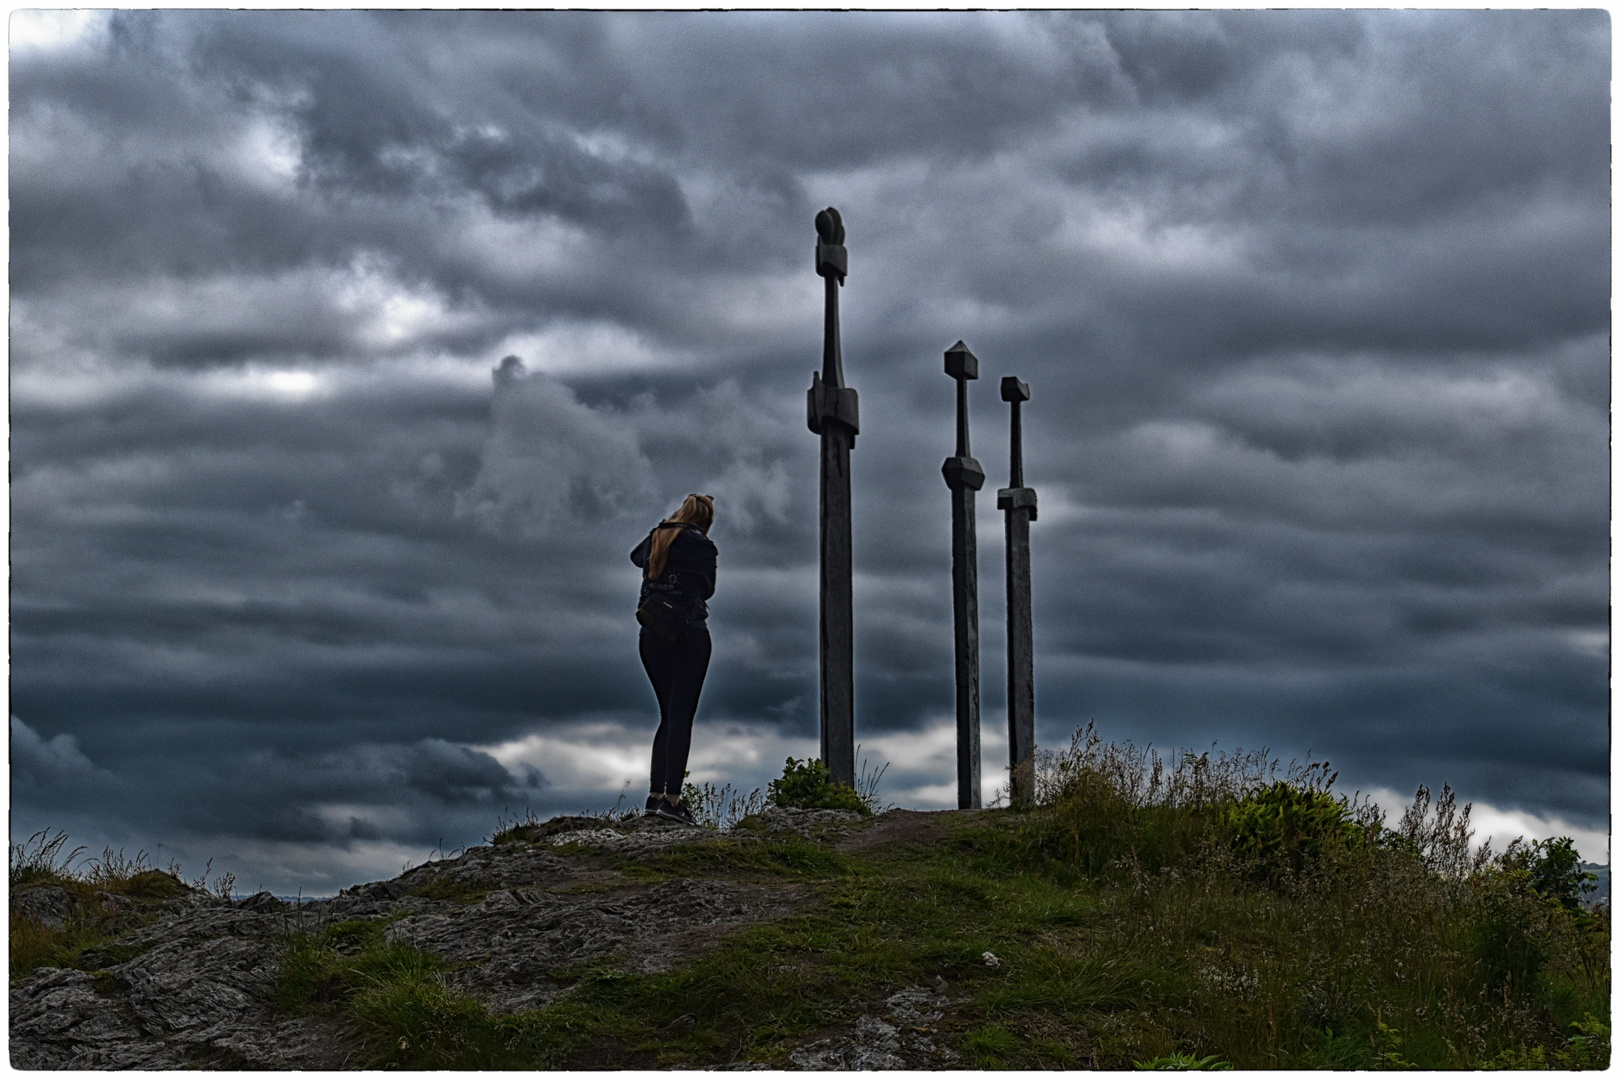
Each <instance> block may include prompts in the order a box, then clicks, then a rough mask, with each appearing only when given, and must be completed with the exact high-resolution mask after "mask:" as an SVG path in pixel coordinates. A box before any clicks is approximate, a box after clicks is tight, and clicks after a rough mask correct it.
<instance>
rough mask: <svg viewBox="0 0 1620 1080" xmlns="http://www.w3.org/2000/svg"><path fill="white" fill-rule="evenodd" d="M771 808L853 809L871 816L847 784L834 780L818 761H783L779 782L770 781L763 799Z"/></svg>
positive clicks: (807, 759) (870, 809) (814, 759)
mask: <svg viewBox="0 0 1620 1080" xmlns="http://www.w3.org/2000/svg"><path fill="white" fill-rule="evenodd" d="M767 798H768V799H769V801H770V804H771V805H772V806H792V807H798V808H800V809H805V810H855V811H857V812H859V813H861V814H868V815H869V814H871V813H872V808H871V807H869V806H867V805H866V803H865V802H864V801H862V799H861V796H860V793H859V792H857V791H856V790H855V789H854V788H852V787H850V786H849V785H848V784H843V783H840V782H838V781H837V780H834V779H833V777H832V773H831V771H829V770H828V768H827V766H826V764H825V763H823V762H822V761H821V760H820V759H819V758H806V759H805V760H804V761H796V760H794V759H793V758H788V759H787V764H786V765H785V766H783V769H782V776H781V779H779V780H772V781H771V786H770V794H769V796H767Z"/></svg>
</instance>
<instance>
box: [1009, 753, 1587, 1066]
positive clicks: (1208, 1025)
mask: <svg viewBox="0 0 1620 1080" xmlns="http://www.w3.org/2000/svg"><path fill="white" fill-rule="evenodd" d="M1335 779H1336V774H1335V773H1333V772H1332V770H1331V768H1330V767H1329V765H1328V764H1327V763H1326V762H1319V763H1306V764H1303V765H1301V764H1297V763H1296V764H1293V765H1290V766H1289V767H1288V768H1286V769H1284V768H1282V767H1281V765H1280V763H1279V762H1278V761H1276V760H1275V759H1273V758H1271V757H1270V756H1269V755H1268V754H1267V753H1266V752H1265V751H1258V752H1253V753H1243V752H1240V751H1239V752H1232V753H1214V752H1206V753H1201V754H1192V753H1179V754H1175V755H1170V756H1168V757H1167V756H1165V755H1161V754H1160V753H1159V752H1157V751H1155V750H1153V749H1152V748H1139V747H1136V746H1134V745H1132V744H1130V743H1124V744H1117V743H1107V742H1104V741H1103V740H1102V739H1101V738H1100V737H1099V736H1098V735H1097V733H1096V731H1095V729H1094V728H1093V727H1089V726H1088V727H1087V728H1086V729H1085V730H1083V731H1081V732H1078V733H1077V734H1076V735H1075V737H1074V739H1073V741H1072V742H1071V744H1070V746H1069V747H1067V748H1065V749H1062V750H1058V751H1047V752H1044V753H1042V754H1041V755H1039V757H1038V759H1037V762H1036V793H1037V803H1038V805H1037V808H1036V809H1035V810H1034V811H1033V812H1031V813H1030V814H1028V815H1027V818H1026V820H1025V822H1024V826H1023V828H1022V830H1021V833H1020V837H1021V843H1022V845H1023V847H1024V851H1025V853H1026V857H1034V856H1044V857H1045V858H1047V859H1050V860H1051V862H1052V864H1053V865H1054V867H1055V869H1056V871H1057V872H1058V873H1059V874H1060V875H1065V874H1066V875H1068V876H1069V879H1070V880H1073V881H1075V882H1076V883H1081V882H1091V883H1094V886H1096V887H1101V888H1103V889H1104V893H1103V895H1105V896H1111V897H1112V899H1113V902H1114V903H1115V904H1116V905H1117V907H1118V913H1119V917H1120V919H1121V920H1122V921H1123V922H1125V923H1127V924H1129V925H1131V926H1132V927H1133V930H1132V932H1133V933H1135V934H1138V935H1141V936H1142V937H1143V939H1144V940H1143V945H1144V948H1146V949H1149V950H1150V951H1151V952H1152V953H1154V954H1157V955H1162V956H1164V957H1165V959H1166V961H1167V962H1166V963H1165V964H1164V965H1163V966H1162V968H1161V969H1160V970H1159V971H1157V972H1156V973H1155V975H1154V976H1151V977H1150V978H1151V979H1152V981H1153V982H1154V984H1155V985H1156V986H1157V987H1159V988H1160V989H1159V990H1158V991H1157V993H1158V994H1159V995H1161V997H1162V999H1163V1000H1165V1001H1166V1003H1174V1004H1173V1007H1172V1009H1171V1015H1172V1016H1179V1017H1181V1019H1179V1020H1178V1021H1177V1024H1178V1025H1179V1026H1180V1027H1181V1028H1182V1030H1183V1031H1184V1033H1185V1037H1186V1041H1187V1042H1189V1043H1191V1044H1192V1046H1195V1047H1206V1046H1209V1047H1219V1048H1221V1049H1222V1051H1223V1053H1224V1054H1226V1056H1228V1057H1230V1058H1231V1059H1232V1060H1234V1061H1236V1060H1242V1061H1245V1062H1247V1063H1248V1064H1249V1065H1250V1067H1266V1066H1269V1065H1281V1064H1283V1063H1284V1062H1294V1063H1300V1062H1307V1063H1313V1064H1319V1065H1332V1066H1338V1067H1357V1068H1372V1067H1380V1066H1387V1065H1391V1064H1396V1063H1400V1062H1404V1063H1408V1064H1415V1065H1418V1066H1423V1067H1434V1068H1458V1067H1482V1066H1486V1065H1488V1064H1490V1063H1491V1062H1493V1061H1497V1060H1499V1059H1500V1060H1507V1059H1508V1058H1511V1057H1512V1055H1513V1054H1515V1053H1523V1052H1527V1051H1525V1048H1526V1047H1531V1046H1541V1047H1543V1048H1544V1047H1546V1046H1547V1045H1548V1044H1549V1042H1550V1043H1551V1044H1553V1045H1554V1046H1557V1045H1558V1044H1559V1042H1560V1040H1563V1042H1564V1043H1565V1044H1566V1046H1585V1047H1587V1051H1583V1052H1588V1051H1589V1053H1588V1056H1590V1055H1591V1054H1595V1053H1597V1049H1596V1045H1597V1044H1596V1043H1595V1042H1593V1041H1592V1039H1591V1038H1587V1037H1586V1036H1583V1035H1580V1034H1579V1032H1580V1031H1581V1030H1582V1029H1581V1028H1580V1025H1583V1024H1584V1025H1592V1024H1596V1025H1598V1026H1599V1027H1601V1028H1602V1029H1603V1032H1604V1033H1605V1034H1604V1036H1603V1037H1604V1039H1606V1038H1607V1036H1606V1032H1607V1026H1606V1025H1607V1022H1608V997H1609V972H1608V967H1607V949H1608V940H1609V918H1608V910H1607V908H1606V907H1604V908H1600V909H1598V910H1596V911H1586V910H1584V909H1582V908H1581V907H1580V906H1579V905H1570V904H1568V903H1561V902H1560V898H1559V897H1557V896H1549V895H1547V894H1546V892H1545V886H1544V885H1543V887H1542V888H1538V887H1537V883H1538V881H1544V880H1545V879H1546V878H1547V877H1548V874H1547V873H1545V872H1542V873H1540V877H1539V878H1538V871H1539V870H1540V869H1541V867H1540V864H1538V863H1537V862H1536V860H1537V858H1541V859H1543V861H1544V860H1545V858H1547V857H1548V856H1547V855H1546V850H1550V849H1542V848H1537V849H1534V850H1532V849H1528V848H1526V847H1525V846H1524V845H1523V844H1522V843H1519V842H1515V844H1514V845H1511V846H1510V847H1509V849H1508V851H1506V852H1503V853H1501V854H1496V853H1493V852H1492V850H1491V848H1490V845H1489V844H1484V845H1481V846H1480V847H1479V848H1478V849H1477V850H1476V849H1474V848H1473V846H1472V844H1471V840H1472V836H1473V831H1472V829H1471V827H1470V825H1469V809H1470V808H1469V807H1468V806H1466V805H1464V806H1461V807H1459V806H1458V805H1457V802H1456V797H1455V794H1454V793H1453V792H1452V791H1451V789H1450V788H1449V787H1445V788H1443V789H1442V791H1441V794H1440V795H1439V796H1438V797H1434V796H1433V795H1432V794H1431V792H1430V791H1429V790H1428V789H1427V788H1420V789H1419V790H1418V792H1417V795H1416V798H1415V799H1414V801H1413V803H1412V805H1411V806H1410V807H1408V808H1406V810H1405V812H1404V813H1403V814H1402V816H1401V819H1400V821H1399V823H1398V825H1396V826H1395V827H1393V828H1391V827H1388V826H1387V825H1386V822H1385V817H1384V814H1383V812H1382V810H1381V809H1380V808H1378V807H1377V806H1376V805H1374V804H1372V803H1370V802H1368V801H1366V800H1363V799H1359V798H1354V797H1349V796H1345V795H1342V794H1336V793H1334V792H1333V791H1332V785H1333V782H1334V780H1335ZM1527 852H1529V854H1527ZM1538 853H1539V854H1538ZM1566 854H1567V853H1566ZM1552 876H1554V877H1556V876H1557V875H1556V874H1555V875H1552ZM1566 877H1567V875H1566ZM1565 899H1567V897H1566V898H1565ZM1172 958H1174V962H1170V961H1171V959H1172ZM1594 1030H1595V1029H1594ZM1570 1038H1585V1039H1587V1041H1586V1042H1582V1043H1570V1042H1568V1040H1569V1039H1570ZM1594 1038H1595V1037H1594ZM1606 1045H1607V1044H1606V1042H1605V1043H1604V1044H1603V1048H1602V1054H1603V1055H1604V1056H1605V1057H1606V1054H1607V1049H1606ZM1544 1053H1545V1051H1544ZM1504 1055H1506V1057H1504Z"/></svg>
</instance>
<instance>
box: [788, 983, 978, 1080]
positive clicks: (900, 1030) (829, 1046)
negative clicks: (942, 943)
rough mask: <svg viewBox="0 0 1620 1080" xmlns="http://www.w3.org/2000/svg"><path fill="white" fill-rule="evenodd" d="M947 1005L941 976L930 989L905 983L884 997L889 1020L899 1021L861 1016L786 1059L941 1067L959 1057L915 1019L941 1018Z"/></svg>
mask: <svg viewBox="0 0 1620 1080" xmlns="http://www.w3.org/2000/svg"><path fill="white" fill-rule="evenodd" d="M948 1004H949V1001H948V999H947V998H946V997H945V981H944V980H943V979H938V978H936V979H935V985H934V986H933V987H932V988H929V987H923V986H908V987H906V988H905V989H904V990H900V991H898V992H896V993H893V994H890V995H889V997H888V1000H887V1001H885V1002H884V1006H885V1008H886V1010H887V1012H888V1014H889V1017H890V1019H891V1020H898V1021H900V1023H899V1024H898V1025H897V1024H894V1023H890V1022H889V1020H883V1019H880V1018H878V1017H875V1016H870V1015H868V1016H862V1017H861V1018H860V1019H859V1020H857V1021H856V1022H855V1027H854V1028H853V1029H852V1030H851V1031H850V1032H849V1033H848V1034H846V1035H837V1036H833V1037H831V1038H826V1039H818V1040H816V1041H815V1042H811V1043H806V1044H805V1045H804V1046H801V1047H799V1048H798V1049H797V1050H794V1051H793V1052H792V1053H791V1054H789V1055H788V1060H789V1061H791V1062H792V1063H793V1064H794V1065H797V1066H798V1067H799V1068H801V1069H809V1070H814V1071H817V1072H825V1071H839V1072H843V1071H851V1070H865V1069H927V1068H940V1067H943V1066H947V1065H949V1064H951V1063H952V1062H955V1061H957V1060H959V1055H958V1054H957V1053H956V1052H955V1051H953V1050H950V1049H948V1048H940V1047H936V1046H935V1045H934V1041H933V1039H931V1038H930V1037H929V1035H930V1034H931V1033H930V1032H929V1031H928V1030H927V1029H926V1028H923V1027H921V1024H923V1023H929V1022H932V1021H935V1020H938V1019H940V1018H941V1017H943V1016H944V1015H945V1007H946V1006H947V1005H948Z"/></svg>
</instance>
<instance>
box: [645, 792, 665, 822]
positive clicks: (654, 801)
mask: <svg viewBox="0 0 1620 1080" xmlns="http://www.w3.org/2000/svg"><path fill="white" fill-rule="evenodd" d="M663 805H664V797H663V796H662V795H649V796H647V808H646V809H645V810H643V811H642V812H641V813H642V816H643V817H650V816H652V815H653V814H656V813H658V808H659V807H660V806H663Z"/></svg>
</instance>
